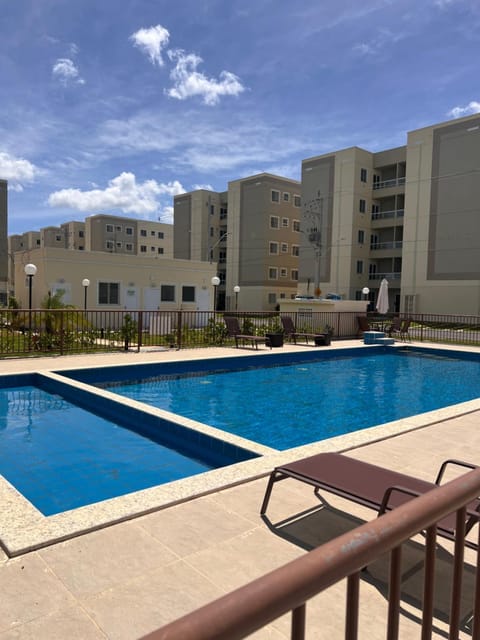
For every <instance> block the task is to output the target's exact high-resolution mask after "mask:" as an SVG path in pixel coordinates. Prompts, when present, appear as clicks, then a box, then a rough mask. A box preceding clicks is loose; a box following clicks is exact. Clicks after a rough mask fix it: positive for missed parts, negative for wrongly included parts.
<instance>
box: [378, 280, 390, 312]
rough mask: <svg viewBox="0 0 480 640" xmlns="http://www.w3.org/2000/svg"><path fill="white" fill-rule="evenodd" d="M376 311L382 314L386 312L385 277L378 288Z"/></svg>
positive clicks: (386, 285)
mask: <svg viewBox="0 0 480 640" xmlns="http://www.w3.org/2000/svg"><path fill="white" fill-rule="evenodd" d="M377 311H378V313H381V314H382V315H385V314H386V313H388V280H387V279H386V278H383V280H382V281H381V283H380V289H379V290H378V298H377Z"/></svg>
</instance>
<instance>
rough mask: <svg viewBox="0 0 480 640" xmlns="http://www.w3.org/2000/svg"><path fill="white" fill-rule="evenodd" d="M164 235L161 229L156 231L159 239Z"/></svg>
mask: <svg viewBox="0 0 480 640" xmlns="http://www.w3.org/2000/svg"><path fill="white" fill-rule="evenodd" d="M164 235H165V234H164V233H163V231H159V232H158V233H157V238H159V239H160V240H163V237H164Z"/></svg>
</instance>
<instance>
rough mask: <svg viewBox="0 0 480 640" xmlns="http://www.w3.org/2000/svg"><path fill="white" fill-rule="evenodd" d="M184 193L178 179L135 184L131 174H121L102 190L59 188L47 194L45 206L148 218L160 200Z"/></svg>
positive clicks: (157, 206) (133, 175) (158, 207)
mask: <svg viewBox="0 0 480 640" xmlns="http://www.w3.org/2000/svg"><path fill="white" fill-rule="evenodd" d="M179 193H185V189H184V188H183V187H182V185H181V184H180V182H178V180H174V181H173V182H168V183H166V184H165V183H159V182H157V181H156V180H146V181H145V182H142V183H137V180H136V177H135V174H133V173H129V172H125V171H124V172H123V173H121V174H120V175H119V176H117V177H116V178H113V179H112V180H110V181H109V183H108V186H107V187H106V188H105V189H92V190H91V191H81V190H80V189H62V190H60V191H55V192H54V193H51V194H50V196H49V197H48V204H49V205H50V206H51V207H68V208H70V209H76V210H77V211H101V210H111V209H119V210H120V211H122V212H123V213H133V214H137V215H143V216H144V215H148V214H151V213H155V212H157V211H159V209H160V201H159V199H160V197H161V196H170V197H173V196H174V195H178V194H179Z"/></svg>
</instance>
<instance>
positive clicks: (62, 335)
mask: <svg viewBox="0 0 480 640" xmlns="http://www.w3.org/2000/svg"><path fill="white" fill-rule="evenodd" d="M66 313H68V311H66V310H65V309H62V311H60V355H61V356H63V346H64V340H65V334H64V331H63V327H64V322H63V320H64V318H65V314H66Z"/></svg>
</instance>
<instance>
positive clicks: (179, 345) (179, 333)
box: [177, 311, 182, 350]
mask: <svg viewBox="0 0 480 640" xmlns="http://www.w3.org/2000/svg"><path fill="white" fill-rule="evenodd" d="M181 348H182V312H181V311H178V313H177V349H178V350H180V349H181Z"/></svg>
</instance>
